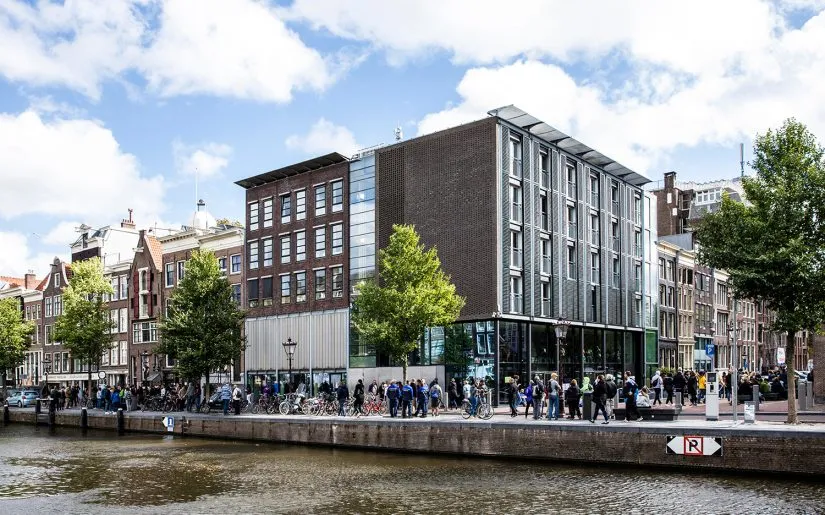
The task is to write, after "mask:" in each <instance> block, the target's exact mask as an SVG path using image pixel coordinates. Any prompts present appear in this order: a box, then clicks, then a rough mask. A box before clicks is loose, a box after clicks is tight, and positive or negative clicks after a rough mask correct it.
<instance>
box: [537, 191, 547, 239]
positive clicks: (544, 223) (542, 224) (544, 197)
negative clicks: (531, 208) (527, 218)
mask: <svg viewBox="0 0 825 515" xmlns="http://www.w3.org/2000/svg"><path fill="white" fill-rule="evenodd" d="M539 204H540V208H539V209H540V210H541V213H540V216H541V220H540V227H541V229H542V230H543V231H549V230H550V216H549V215H550V212H549V211H550V203H549V202H548V200H547V194H546V193H542V194H541V198H540V200H539Z"/></svg>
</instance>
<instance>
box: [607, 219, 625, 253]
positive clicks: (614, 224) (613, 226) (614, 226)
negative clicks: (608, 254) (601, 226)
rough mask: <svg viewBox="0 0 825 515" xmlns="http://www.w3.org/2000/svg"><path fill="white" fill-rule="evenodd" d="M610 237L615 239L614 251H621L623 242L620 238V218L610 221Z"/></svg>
mask: <svg viewBox="0 0 825 515" xmlns="http://www.w3.org/2000/svg"><path fill="white" fill-rule="evenodd" d="M610 237H611V239H612V240H613V241H612V243H613V251H614V252H619V251H621V247H622V242H621V240H620V239H619V221H618V220H611V221H610Z"/></svg>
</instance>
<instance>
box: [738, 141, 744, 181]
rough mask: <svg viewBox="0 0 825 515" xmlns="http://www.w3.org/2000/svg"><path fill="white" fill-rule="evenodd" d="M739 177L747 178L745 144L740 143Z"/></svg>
mask: <svg viewBox="0 0 825 515" xmlns="http://www.w3.org/2000/svg"><path fill="white" fill-rule="evenodd" d="M739 177H740V178H742V179H744V178H745V144H744V143H740V144H739Z"/></svg>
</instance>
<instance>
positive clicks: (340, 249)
mask: <svg viewBox="0 0 825 515" xmlns="http://www.w3.org/2000/svg"><path fill="white" fill-rule="evenodd" d="M330 227H331V228H332V229H331V232H332V255H333V256H337V255H339V254H343V253H344V224H332V225H331V226H330ZM336 232H337V233H339V234H340V238H338V242H339V245H338V246H336V245H335V242H336V234H335V233H336Z"/></svg>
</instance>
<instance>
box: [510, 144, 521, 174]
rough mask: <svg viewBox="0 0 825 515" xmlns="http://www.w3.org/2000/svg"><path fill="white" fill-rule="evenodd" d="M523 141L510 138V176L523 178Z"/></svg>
mask: <svg viewBox="0 0 825 515" xmlns="http://www.w3.org/2000/svg"><path fill="white" fill-rule="evenodd" d="M521 174H522V172H521V141H519V139H518V138H510V175H512V176H513V177H519V178H520V177H521Z"/></svg>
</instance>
